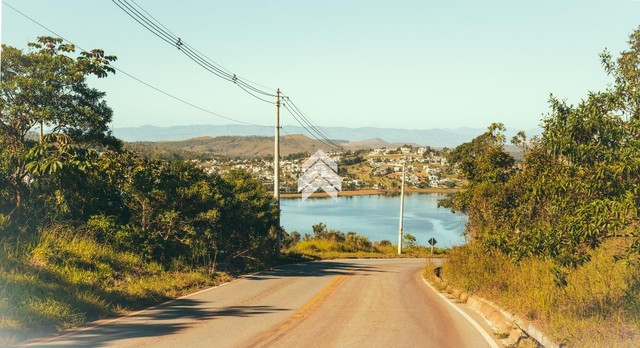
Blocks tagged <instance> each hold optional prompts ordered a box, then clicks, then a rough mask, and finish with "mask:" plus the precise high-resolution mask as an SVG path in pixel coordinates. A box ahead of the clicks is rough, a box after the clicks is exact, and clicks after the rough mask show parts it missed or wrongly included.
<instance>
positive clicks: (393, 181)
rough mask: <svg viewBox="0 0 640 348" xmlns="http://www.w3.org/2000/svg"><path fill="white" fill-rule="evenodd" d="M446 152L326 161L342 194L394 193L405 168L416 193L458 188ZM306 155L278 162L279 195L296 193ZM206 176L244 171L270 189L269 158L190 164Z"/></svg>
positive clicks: (349, 154) (351, 155) (378, 152)
mask: <svg viewBox="0 0 640 348" xmlns="http://www.w3.org/2000/svg"><path fill="white" fill-rule="evenodd" d="M447 151H448V150H447V149H434V148H431V147H419V146H410V145H404V146H401V147H397V148H389V149H388V148H384V147H383V148H375V149H365V150H354V151H352V150H349V151H344V152H331V153H328V154H327V155H328V157H329V158H330V159H331V160H333V161H334V162H336V163H337V164H338V174H339V175H340V176H341V177H342V178H343V182H342V189H343V190H344V191H357V190H397V189H399V188H400V185H401V181H402V167H403V164H404V167H405V185H406V187H407V188H410V189H415V190H425V191H428V190H429V189H432V190H433V189H438V190H448V189H454V188H456V187H460V185H461V184H462V181H461V180H460V179H458V177H457V175H456V174H457V173H456V169H455V168H453V167H452V166H450V165H449V163H448V162H447V159H446V156H445V155H446V152H447ZM309 157H310V155H308V154H295V155H290V156H287V157H285V158H283V159H281V160H280V170H281V175H282V176H281V188H280V191H281V192H282V193H296V192H297V180H298V177H299V176H300V175H301V174H302V172H303V165H304V163H305V161H307V159H308V158H309ZM192 161H193V162H194V163H196V164H197V166H199V167H201V168H203V169H205V171H206V172H208V173H210V174H213V173H217V174H222V173H224V172H227V171H229V170H231V169H242V170H246V171H248V172H250V173H252V174H254V175H255V176H256V177H259V178H260V179H261V180H262V181H263V183H264V184H265V185H266V186H269V187H270V188H272V187H273V175H274V174H273V172H274V169H273V160H272V159H271V158H235V159H224V158H217V159H211V160H197V159H194V160H192Z"/></svg>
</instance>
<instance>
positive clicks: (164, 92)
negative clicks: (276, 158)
mask: <svg viewBox="0 0 640 348" xmlns="http://www.w3.org/2000/svg"><path fill="white" fill-rule="evenodd" d="M4 5H6V6H7V7H9V8H10V9H12V10H13V11H15V12H16V13H18V14H20V15H21V16H23V17H24V18H26V19H28V20H29V21H31V22H33V23H34V24H36V25H38V26H39V27H41V28H43V29H44V30H46V31H48V32H50V33H51V34H53V35H55V36H57V37H59V38H61V39H63V40H64V41H66V42H68V43H70V44H72V45H73V46H75V47H77V48H79V49H80V50H81V51H82V52H85V53H87V51H86V50H84V49H83V48H82V47H80V46H78V45H76V44H75V43H73V42H71V41H69V40H68V39H66V38H65V37H64V36H62V35H60V34H58V33H56V32H55V31H53V30H52V29H50V28H48V27H47V26H45V25H44V24H42V23H40V22H38V21H37V20H35V19H33V18H31V17H29V16H28V15H27V14H25V13H23V12H22V11H20V10H18V9H16V8H15V7H13V6H11V5H10V4H9V3H7V2H6V1H4ZM110 66H111V67H112V68H114V69H115V70H116V71H118V72H120V73H122V74H124V75H126V76H128V77H129V78H131V79H133V80H135V81H137V82H139V83H141V84H143V85H145V86H147V87H149V88H151V89H153V90H155V91H157V92H159V93H162V94H164V95H165V96H167V97H170V98H172V99H174V100H176V101H179V102H181V103H183V104H185V105H188V106H191V107H192V108H195V109H198V110H200V111H203V112H205V113H208V114H210V115H213V116H216V117H219V118H223V119H225V120H228V121H232V122H236V123H240V124H244V125H248V126H256V127H266V128H273V126H265V125H260V124H254V123H250V122H245V121H242V120H238V119H235V118H231V117H228V116H224V115H221V114H218V113H216V112H213V111H211V110H208V109H206V108H203V107H201V106H198V105H196V104H194V103H191V102H189V101H187V100H185V99H182V98H180V97H177V96H175V95H173V94H171V93H169V92H166V91H164V90H162V89H160V88H158V87H155V86H153V85H152V84H150V83H148V82H145V81H143V80H141V79H139V78H137V77H135V76H133V75H132V74H129V73H128V72H126V71H124V70H122V69H120V68H118V67H116V66H114V65H111V64H110Z"/></svg>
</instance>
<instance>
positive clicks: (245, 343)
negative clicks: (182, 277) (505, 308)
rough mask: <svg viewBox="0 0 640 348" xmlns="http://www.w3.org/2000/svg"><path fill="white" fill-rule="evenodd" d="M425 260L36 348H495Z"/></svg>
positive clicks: (206, 302)
mask: <svg viewBox="0 0 640 348" xmlns="http://www.w3.org/2000/svg"><path fill="white" fill-rule="evenodd" d="M423 268H424V260H416V259H395V260H338V261H323V262H311V263H305V264H297V265H288V266H286V267H282V268H280V269H278V270H274V271H269V272H262V273H259V274H255V275H251V276H247V277H245V278H242V279H239V280H236V281H234V282H231V283H228V284H226V285H224V286H220V287H216V288H211V289H208V290H204V291H201V292H199V293H195V294H192V295H190V296H188V297H186V298H182V299H179V300H175V301H173V302H170V303H166V304H163V305H160V306H157V307H154V308H151V309H148V310H145V311H141V312H138V313H136V314H133V315H130V316H127V317H123V318H119V319H117V320H114V321H103V322H102V323H101V325H99V326H95V327H92V328H85V329H84V330H82V331H77V332H74V333H72V334H68V335H66V336H62V337H58V338H56V339H53V340H48V341H38V342H33V344H32V345H33V346H74V347H111V346H113V347H456V348H457V347H488V346H489V343H488V342H487V340H485V338H483V336H482V335H481V334H480V332H479V331H478V330H477V329H476V328H475V327H474V326H472V325H471V323H470V322H469V321H468V320H467V319H465V318H464V317H463V316H462V315H461V314H459V312H458V311H457V310H455V309H454V308H453V306H451V305H450V304H448V303H446V302H445V301H444V300H443V299H442V298H441V297H440V296H439V295H438V294H437V293H435V292H434V291H433V290H432V289H431V288H429V287H428V286H427V285H425V284H424V283H423V281H422V280H421V278H420V272H421V271H422V269H423Z"/></svg>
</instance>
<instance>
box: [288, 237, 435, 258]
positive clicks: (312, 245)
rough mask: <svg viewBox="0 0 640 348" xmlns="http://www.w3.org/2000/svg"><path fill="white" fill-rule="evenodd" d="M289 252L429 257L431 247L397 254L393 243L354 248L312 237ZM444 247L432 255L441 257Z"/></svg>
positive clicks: (321, 255) (310, 255) (323, 255)
mask: <svg viewBox="0 0 640 348" xmlns="http://www.w3.org/2000/svg"><path fill="white" fill-rule="evenodd" d="M287 252H288V253H290V254H298V255H303V256H306V257H308V258H312V259H348V258H359V259H364V258H397V257H406V258H416V257H420V258H426V257H430V256H431V255H430V253H431V249H430V248H427V247H423V246H416V247H412V248H405V249H403V253H402V255H398V247H397V246H395V245H388V246H381V245H377V244H374V245H372V246H371V247H370V248H354V247H353V246H352V245H349V244H348V243H345V242H338V241H335V240H328V239H312V240H306V241H301V242H299V243H298V244H296V245H294V246H293V247H291V248H289V250H287ZM444 252H445V250H444V249H437V250H436V253H435V255H434V256H437V257H441V256H442V253H444Z"/></svg>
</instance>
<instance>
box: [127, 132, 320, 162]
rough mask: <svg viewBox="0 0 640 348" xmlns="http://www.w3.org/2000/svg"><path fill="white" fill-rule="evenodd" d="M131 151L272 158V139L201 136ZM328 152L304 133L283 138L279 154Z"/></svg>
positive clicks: (146, 144)
mask: <svg viewBox="0 0 640 348" xmlns="http://www.w3.org/2000/svg"><path fill="white" fill-rule="evenodd" d="M127 147H128V148H129V149H132V150H135V151H137V152H141V153H144V154H146V155H155V156H158V157H171V156H173V155H174V154H179V155H180V156H181V157H186V158H189V157H202V156H203V155H204V156H205V157H206V155H216V156H227V157H264V156H273V147H274V144H273V137H262V136H220V137H208V136H206V137H199V138H194V139H189V140H182V141H157V142H150V141H146V142H133V143H128V144H127ZM319 149H321V150H323V151H325V152H328V151H329V150H330V149H329V147H327V146H325V145H324V144H322V143H320V142H319V141H316V140H313V139H309V138H308V137H306V136H304V135H301V134H293V135H285V136H282V137H280V155H281V156H282V157H286V156H288V155H290V154H294V153H301V152H307V153H313V152H315V151H317V150H319Z"/></svg>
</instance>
